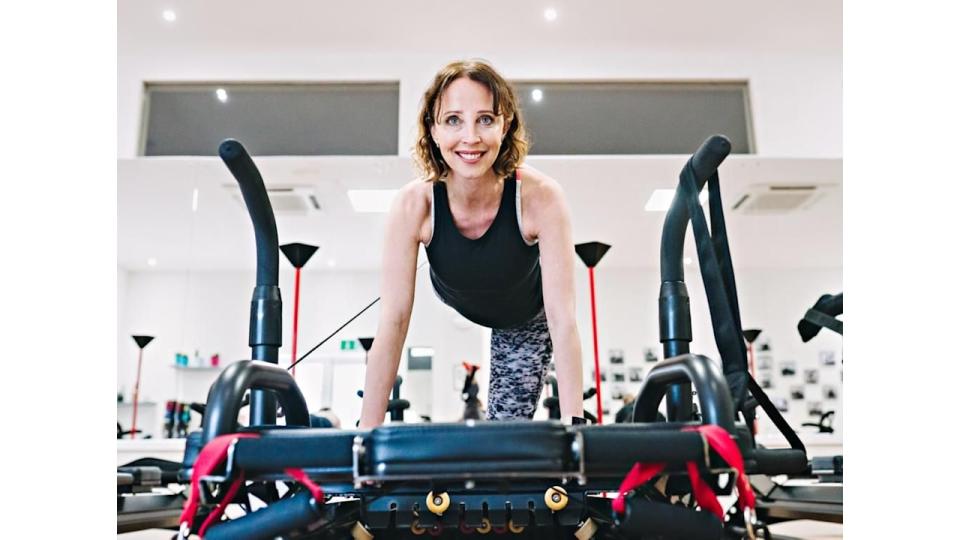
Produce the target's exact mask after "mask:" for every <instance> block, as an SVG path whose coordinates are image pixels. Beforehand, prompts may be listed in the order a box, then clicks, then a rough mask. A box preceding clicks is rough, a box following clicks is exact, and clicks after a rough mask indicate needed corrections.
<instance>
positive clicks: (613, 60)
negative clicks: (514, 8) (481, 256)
mask: <svg viewBox="0 0 960 540" xmlns="http://www.w3.org/2000/svg"><path fill="white" fill-rule="evenodd" d="M456 57H458V56H456V55H453V53H440V54H423V53H419V54H417V53H408V52H402V51H401V52H389V51H384V52H382V53H378V54H368V53H357V52H351V51H349V50H348V51H342V52H338V53H337V54H326V53H318V52H316V51H303V50H292V51H282V52H280V53H278V54H259V55H258V54H236V55H217V56H215V57H214V56H211V57H204V56H203V52H202V51H198V52H197V54H195V55H192V56H190V57H189V58H181V57H162V56H161V57H158V58H153V59H150V61H144V60H145V59H143V58H138V59H134V58H125V57H124V56H123V55H121V57H120V66H121V70H120V76H119V89H118V93H119V96H118V99H119V119H118V121H119V132H118V144H119V146H118V149H117V151H118V157H119V158H129V157H134V156H136V155H137V144H138V140H139V134H140V131H139V130H140V119H141V108H142V90H143V83H144V81H150V82H161V81H221V80H227V81H236V80H240V81H284V80H297V81H303V80H310V81H323V80H332V81H342V80H399V81H400V134H399V136H400V150H399V154H401V155H407V154H408V151H409V148H410V147H411V146H412V142H413V139H414V135H415V131H414V128H415V125H416V122H415V118H416V113H417V107H418V104H419V99H420V96H421V94H422V92H423V90H424V89H425V88H426V86H427V85H428V84H429V81H430V79H431V78H432V76H433V74H434V72H435V71H436V70H437V69H439V68H440V67H441V66H443V65H444V64H445V63H447V62H449V61H450V60H451V59H453V58H456ZM486 57H487V58H488V59H489V60H490V61H491V62H493V64H494V65H495V66H497V68H498V69H499V70H501V72H502V73H503V74H504V75H505V76H506V77H508V78H512V79H517V80H523V79H547V80H605V79H607V80H623V79H628V80H732V79H735V80H747V81H749V84H750V95H751V106H752V111H753V123H754V124H753V127H754V132H755V141H756V148H757V154H758V155H761V156H771V157H839V156H840V155H841V149H842V147H841V134H842V130H841V117H842V115H841V102H842V86H841V78H840V73H841V67H842V57H841V55H840V53H839V51H838V52H837V53H836V54H824V53H811V54H803V53H799V52H790V53H784V52H782V51H781V52H777V53H766V52H763V50H762V48H760V47H758V48H757V49H756V50H732V51H722V52H719V51H711V52H704V51H700V50H693V51H691V50H655V49H654V50H643V51H630V52H624V51H623V50H583V51H581V52H570V53H566V54H563V55H557V54H531V53H527V54H515V53H514V52H510V53H494V54H489V55H487V56H486ZM125 60H126V61H125Z"/></svg>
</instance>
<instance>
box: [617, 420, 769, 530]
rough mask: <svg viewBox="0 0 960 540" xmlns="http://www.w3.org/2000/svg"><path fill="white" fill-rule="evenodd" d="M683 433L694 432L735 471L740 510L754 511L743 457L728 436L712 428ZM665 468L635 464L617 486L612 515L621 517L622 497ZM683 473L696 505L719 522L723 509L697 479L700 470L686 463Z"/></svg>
mask: <svg viewBox="0 0 960 540" xmlns="http://www.w3.org/2000/svg"><path fill="white" fill-rule="evenodd" d="M683 431H696V432H698V433H699V434H700V436H701V437H703V439H704V441H706V443H707V444H708V445H709V447H710V448H711V449H713V451H714V452H716V453H717V454H718V455H719V456H720V457H721V458H722V459H723V460H724V461H725V462H727V464H728V465H730V467H732V468H733V469H734V470H735V471H736V475H737V493H738V495H739V498H738V502H739V504H740V509H741V510H745V509H747V508H750V509H752V508H754V507H755V506H756V497H755V496H754V494H753V489H752V488H751V487H750V483H749V482H748V481H747V476H746V474H745V472H744V467H743V456H742V455H741V454H740V448H739V447H737V443H736V441H734V440H733V438H732V437H731V436H730V434H729V433H727V432H726V430H724V429H723V428H721V427H719V426H714V425H703V426H696V427H687V428H683ZM665 468H666V464H665V463H646V464H644V463H640V462H637V463H635V464H634V465H633V468H632V469H630V472H629V473H627V476H626V477H625V478H624V479H623V482H621V483H620V489H619V493H618V494H617V497H616V498H615V499H614V500H613V504H612V507H613V511H614V512H616V513H618V514H623V513H624V511H625V505H626V504H625V499H624V498H625V497H626V494H627V493H628V492H629V491H631V490H633V489H635V488H637V487H638V486H641V485H643V484H645V483H647V482H649V481H650V480H651V479H653V477H655V476H657V475H658V474H660V473H661V472H663V470H664V469H665ZM687 473H688V474H689V475H690V485H691V487H692V488H693V496H694V498H695V499H696V501H697V504H699V505H700V507H701V508H703V509H704V510H705V511H707V512H712V513H713V514H715V515H716V516H717V517H719V518H720V519H721V520H723V508H722V507H721V506H720V501H719V500H718V499H717V495H716V493H714V492H713V490H712V489H710V486H709V485H707V483H706V481H705V480H704V479H703V478H702V477H701V475H700V469H699V468H698V467H697V463H696V462H694V461H688V462H687Z"/></svg>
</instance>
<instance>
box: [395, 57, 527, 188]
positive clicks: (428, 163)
mask: <svg viewBox="0 0 960 540" xmlns="http://www.w3.org/2000/svg"><path fill="white" fill-rule="evenodd" d="M461 77H469V78H470V80H472V81H476V82H478V83H480V84H482V85H484V86H486V87H487V88H488V89H489V90H490V93H492V94H493V110H494V111H495V112H496V114H498V115H503V118H504V121H505V122H506V123H507V125H509V128H508V129H507V133H506V135H505V136H504V138H503V143H502V144H501V145H500V153H499V154H498V155H497V160H496V161H495V162H494V163H493V171H494V172H495V173H497V174H498V175H500V176H507V175H509V174H511V173H513V171H515V170H516V169H517V167H518V166H519V165H520V162H521V161H523V158H525V157H526V156H527V151H528V150H529V149H530V141H529V139H528V137H527V131H526V128H525V126H524V123H523V117H522V116H521V114H520V104H519V102H518V100H517V93H516V92H515V91H514V89H513V87H512V86H510V83H508V82H507V81H506V79H504V78H503V77H502V76H500V74H499V73H497V71H496V70H495V69H493V67H492V66H491V65H490V64H489V63H487V62H485V61H483V60H461V61H457V62H451V63H449V64H447V65H446V66H444V68H443V69H441V70H440V71H439V72H437V74H436V76H435V77H434V78H433V84H431V85H430V87H429V88H427V91H426V92H424V93H423V99H422V100H421V102H420V113H419V115H418V119H419V121H418V128H417V142H416V144H415V145H414V148H413V158H414V160H415V161H416V163H417V167H418V168H419V169H420V171H421V172H422V173H423V176H424V178H425V179H426V180H427V181H429V182H436V181H437V180H439V179H440V178H442V177H443V176H444V175H445V174H447V171H448V170H449V169H450V168H449V167H448V166H447V164H446V163H445V162H444V161H443V156H442V155H441V154H440V149H439V148H437V147H436V146H435V145H434V144H433V142H434V141H433V137H432V136H431V135H430V128H431V127H432V126H433V123H434V122H435V121H436V118H435V113H436V111H437V109H438V108H439V107H438V105H439V101H440V96H442V95H443V92H444V91H445V90H446V89H447V87H448V86H450V84H451V83H452V82H453V81H456V80H457V79H459V78H461Z"/></svg>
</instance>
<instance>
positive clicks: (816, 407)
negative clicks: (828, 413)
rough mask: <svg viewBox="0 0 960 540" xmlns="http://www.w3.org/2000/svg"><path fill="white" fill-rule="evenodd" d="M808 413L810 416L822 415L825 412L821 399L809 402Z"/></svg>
mask: <svg viewBox="0 0 960 540" xmlns="http://www.w3.org/2000/svg"><path fill="white" fill-rule="evenodd" d="M807 414H809V415H810V416H820V415H821V414H823V404H822V403H820V402H819V401H811V402H808V403H807Z"/></svg>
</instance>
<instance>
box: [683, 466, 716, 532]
mask: <svg viewBox="0 0 960 540" xmlns="http://www.w3.org/2000/svg"><path fill="white" fill-rule="evenodd" d="M687 474H689V475H690V487H692V488H693V498H694V499H696V501H697V504H699V505H700V508H703V509H704V510H705V511H707V512H713V513H714V514H716V516H717V517H718V518H720V521H723V507H722V506H720V501H719V500H718V499H717V494H716V493H714V492H713V490H712V489H710V486H708V485H707V483H706V482H705V481H704V480H703V478H701V477H700V469H699V468H697V464H696V462H693V461H688V462H687Z"/></svg>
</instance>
